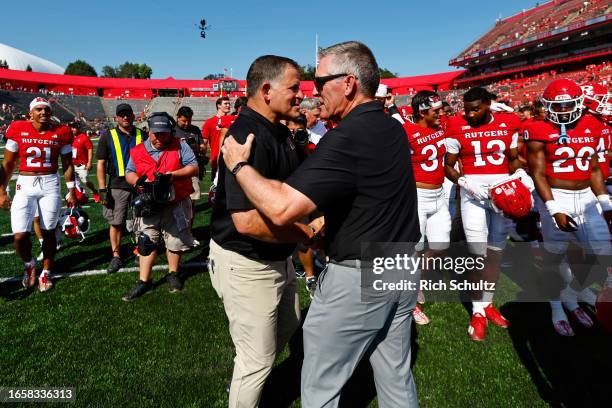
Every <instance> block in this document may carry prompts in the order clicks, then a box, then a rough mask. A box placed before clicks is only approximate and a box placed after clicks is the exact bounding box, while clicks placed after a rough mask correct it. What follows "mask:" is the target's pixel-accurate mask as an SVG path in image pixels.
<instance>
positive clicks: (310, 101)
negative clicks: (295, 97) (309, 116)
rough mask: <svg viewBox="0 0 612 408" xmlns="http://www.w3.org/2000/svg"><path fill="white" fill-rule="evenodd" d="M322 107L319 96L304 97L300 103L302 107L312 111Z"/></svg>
mask: <svg viewBox="0 0 612 408" xmlns="http://www.w3.org/2000/svg"><path fill="white" fill-rule="evenodd" d="M320 107H321V101H320V100H319V99H318V98H304V100H303V101H302V103H300V109H304V110H307V111H311V110H313V109H316V108H320Z"/></svg>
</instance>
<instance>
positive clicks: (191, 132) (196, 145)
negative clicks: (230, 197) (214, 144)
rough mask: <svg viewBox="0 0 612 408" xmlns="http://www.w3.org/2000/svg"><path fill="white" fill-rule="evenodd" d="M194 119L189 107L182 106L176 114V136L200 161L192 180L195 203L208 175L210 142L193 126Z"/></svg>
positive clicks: (192, 199) (192, 198)
mask: <svg viewBox="0 0 612 408" xmlns="http://www.w3.org/2000/svg"><path fill="white" fill-rule="evenodd" d="M192 118H193V110H192V109H191V108H190V107H189V106H181V107H180V108H179V110H178V112H177V113H176V130H175V136H176V137H178V138H179V139H180V140H183V141H185V142H186V143H187V144H188V145H189V147H191V150H193V154H194V155H195V157H196V160H197V161H198V168H199V171H198V175H197V176H194V177H192V178H191V182H192V184H193V194H191V201H195V200H197V199H199V198H200V181H201V180H202V179H203V178H204V174H205V173H206V167H205V166H206V165H207V164H208V156H206V149H207V147H208V141H207V140H205V139H204V138H203V137H202V132H201V131H200V128H199V127H197V126H195V125H192V124H191V119H192Z"/></svg>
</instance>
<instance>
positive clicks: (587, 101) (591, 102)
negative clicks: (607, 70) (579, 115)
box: [581, 82, 612, 116]
mask: <svg viewBox="0 0 612 408" xmlns="http://www.w3.org/2000/svg"><path fill="white" fill-rule="evenodd" d="M581 88H582V93H583V94H584V102H583V104H584V106H585V107H586V108H587V109H588V110H589V112H591V113H595V114H598V115H604V116H606V115H612V94H610V93H609V92H608V90H607V89H606V87H605V86H603V85H602V84H598V83H597V82H587V83H586V84H584V85H582V86H581Z"/></svg>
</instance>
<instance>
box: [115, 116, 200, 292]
mask: <svg viewBox="0 0 612 408" xmlns="http://www.w3.org/2000/svg"><path fill="white" fill-rule="evenodd" d="M148 125H149V138H148V139H147V140H146V141H145V142H143V143H142V144H140V145H138V146H136V147H134V148H133V149H132V150H130V161H129V162H128V165H127V166H126V169H125V180H126V182H128V183H129V184H130V185H132V186H134V188H135V189H136V191H137V192H138V193H139V194H140V196H139V197H137V199H138V198H139V199H140V200H141V202H145V203H143V204H140V205H134V207H135V213H136V214H135V215H136V217H135V219H134V231H135V232H136V236H137V244H138V255H139V265H140V274H139V275H140V276H139V279H138V281H137V282H136V284H135V285H134V287H133V288H132V290H131V291H130V292H128V293H127V294H126V295H125V296H124V297H123V298H122V299H123V300H125V301H131V300H134V299H136V298H138V297H140V296H142V295H143V294H145V293H146V292H147V291H149V290H150V289H151V286H152V284H151V272H152V270H153V264H154V263H155V259H156V258H157V244H158V243H159V241H160V239H161V238H162V237H163V239H164V242H165V244H166V257H167V258H168V269H169V273H168V275H167V281H168V285H169V286H170V292H173V293H174V292H178V291H180V290H181V289H182V288H183V282H182V281H181V279H180V277H179V276H178V274H177V272H178V268H179V263H180V261H181V254H182V253H183V252H185V251H188V250H190V249H191V248H192V247H193V246H194V245H193V236H192V234H191V218H192V216H193V211H192V203H191V198H190V197H189V196H190V195H191V193H192V192H193V186H192V183H191V177H194V176H197V174H198V162H197V160H196V157H195V155H194V153H193V150H191V148H190V147H189V145H188V144H187V143H186V142H185V141H183V140H180V139H179V138H176V137H174V130H175V126H176V122H175V121H174V119H172V117H170V115H168V114H167V113H165V112H157V113H153V114H152V115H151V117H150V118H149V121H148ZM143 181H144V183H142V182H143ZM152 185H154V190H152V189H151V186H152ZM143 193H148V194H150V197H152V198H153V200H149V201H147V200H146V199H145V197H144V194H143Z"/></svg>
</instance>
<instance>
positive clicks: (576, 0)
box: [457, 0, 612, 58]
mask: <svg viewBox="0 0 612 408" xmlns="http://www.w3.org/2000/svg"><path fill="white" fill-rule="evenodd" d="M607 13H612V4H610V2H609V1H608V0H591V1H589V2H585V1H583V0H553V1H550V2H548V3H545V4H543V5H541V6H538V7H534V8H532V9H529V10H524V11H523V12H521V13H518V14H516V15H514V16H511V17H508V18H506V19H503V20H499V21H497V23H496V25H495V27H493V29H491V30H490V31H489V32H488V33H486V34H485V35H484V36H482V37H480V38H479V39H478V40H476V41H475V42H474V43H473V44H471V45H470V46H469V47H468V48H467V49H466V50H464V51H463V52H462V53H461V54H459V55H458V56H457V58H463V57H468V56H470V55H471V54H474V53H476V52H479V51H483V50H485V49H491V48H494V47H499V46H501V45H503V44H508V43H512V42H514V41H519V40H524V39H527V38H530V37H533V36H536V35H541V34H544V33H546V32H549V31H551V30H555V29H558V28H560V27H566V26H568V25H570V24H576V23H579V22H582V21H586V20H589V19H591V18H594V17H597V16H600V15H604V14H607Z"/></svg>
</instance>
